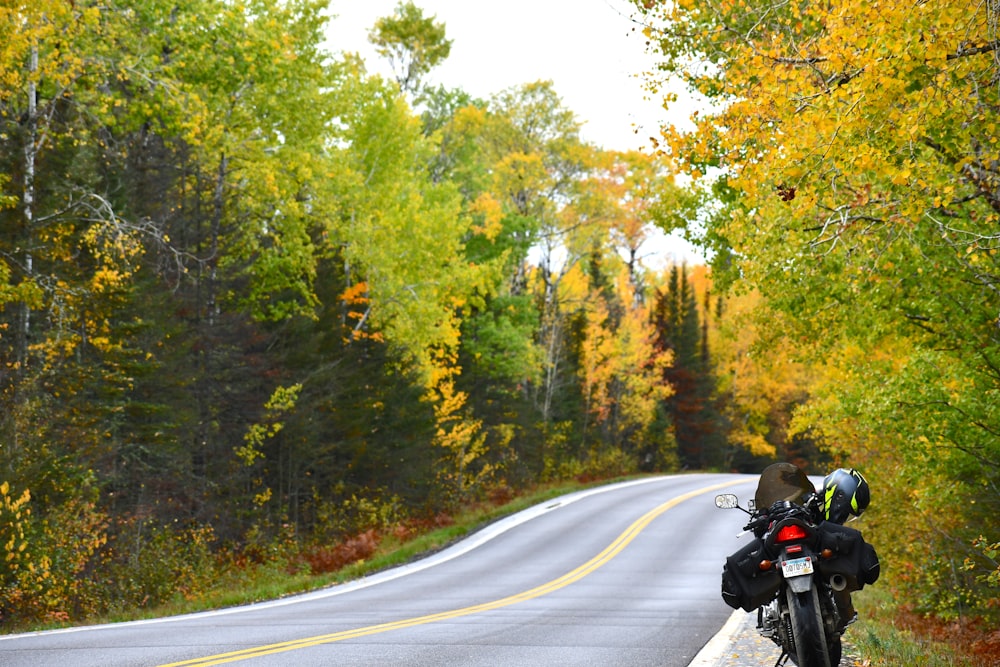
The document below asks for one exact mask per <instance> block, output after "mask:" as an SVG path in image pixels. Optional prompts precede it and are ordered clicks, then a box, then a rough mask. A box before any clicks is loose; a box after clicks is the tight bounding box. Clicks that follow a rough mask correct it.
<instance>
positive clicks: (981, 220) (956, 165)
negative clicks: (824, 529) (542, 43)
mask: <svg viewBox="0 0 1000 667" xmlns="http://www.w3.org/2000/svg"><path fill="white" fill-rule="evenodd" d="M637 8H638V9H639V10H640V11H642V12H643V13H644V14H645V16H646V18H647V19H648V21H649V26H650V27H649V28H648V34H649V36H650V37H651V39H653V40H654V43H655V44H656V48H657V49H658V51H659V52H660V53H662V54H663V56H664V70H663V71H664V72H669V73H676V74H678V75H679V76H681V77H682V78H683V79H684V80H685V81H686V82H687V83H688V84H689V86H691V88H693V89H694V90H695V91H697V92H699V93H700V94H702V95H705V96H706V97H707V98H708V99H709V100H710V101H711V103H712V104H713V105H714V106H713V107H712V108H711V109H709V112H708V113H705V114H701V115H699V116H698V117H697V118H696V119H695V126H696V127H695V129H694V130H693V131H691V132H683V131H677V130H670V131H668V132H667V133H666V134H667V136H666V137H665V139H666V141H665V143H666V144H667V145H668V146H669V150H670V151H671V153H672V154H673V155H674V156H675V157H676V159H677V160H678V162H679V163H680V164H682V165H684V166H685V168H686V169H687V170H688V171H689V173H691V174H692V175H693V176H695V177H700V176H701V175H703V174H706V173H708V172H709V170H710V169H713V168H715V169H716V170H717V172H716V173H718V174H719V178H720V179H721V180H722V181H724V183H725V188H726V189H727V190H728V193H729V195H730V196H729V197H728V198H727V199H726V200H724V201H722V202H721V204H722V205H725V206H726V207H727V210H726V211H725V212H724V214H723V215H719V216H715V217H713V218H712V220H711V227H710V229H709V232H710V234H711V235H712V237H713V238H714V239H716V241H717V242H718V244H719V245H720V246H721V247H722V248H724V249H726V252H725V253H723V254H721V255H720V257H722V258H724V259H726V260H727V261H731V262H732V269H733V271H734V272H735V273H737V274H738V275H739V276H740V277H741V278H742V279H743V280H745V281H746V282H747V283H748V284H749V285H750V286H751V287H753V288H755V289H758V290H760V292H761V295H762V297H763V299H764V302H765V304H766V307H767V308H773V309H775V310H777V311H779V312H781V313H784V314H786V315H787V319H783V320H782V322H783V323H784V324H786V325H788V330H787V335H788V336H790V337H793V338H794V339H796V343H799V344H801V347H800V348H799V349H801V350H802V351H803V353H804V354H806V355H808V356H809V357H810V358H812V359H824V360H826V363H827V366H828V368H827V369H825V370H824V371H823V372H821V374H820V377H823V378H825V379H824V380H823V381H821V384H820V385H819V387H815V388H813V390H812V393H813V395H814V396H815V400H814V401H813V402H812V403H811V404H810V405H809V406H806V407H805V408H804V409H802V410H800V411H799V415H801V419H800V420H799V422H798V426H797V427H796V428H797V430H798V432H801V433H805V432H806V431H810V432H812V433H814V434H817V435H819V436H821V437H822V438H823V440H824V441H825V442H826V443H827V447H828V448H829V449H831V450H832V451H836V452H838V453H840V454H850V455H851V456H852V457H858V458H860V459H861V460H862V461H867V462H868V463H869V465H871V466H872V467H873V468H874V469H875V471H876V474H878V475H879V476H884V478H883V479H884V483H885V486H887V487H896V488H898V487H902V486H907V485H910V484H913V483H914V482H913V480H914V479H925V480H927V481H926V482H917V485H918V486H920V487H921V488H925V487H924V485H925V484H927V485H930V484H934V485H940V484H941V483H943V480H949V481H948V482H947V484H953V485H954V487H952V488H955V489H956V492H955V499H956V501H957V499H959V498H962V499H964V500H961V501H957V504H956V506H961V507H963V508H967V511H968V512H970V515H969V517H970V518H971V517H972V516H976V517H978V516H979V512H980V510H983V509H984V508H985V507H986V506H989V507H990V508H991V509H990V510H988V511H992V512H994V515H995V513H996V511H997V509H1000V508H998V505H997V502H998V500H997V496H996V494H992V493H988V494H987V497H986V498H984V497H983V496H982V489H984V488H991V487H992V486H995V484H996V481H997V479H998V475H1000V468H998V467H997V465H996V461H998V460H1000V457H998V452H997V449H996V438H995V433H997V432H998V430H1000V425H998V423H997V415H996V412H995V409H994V407H993V402H992V400H991V399H990V398H988V397H991V396H993V395H995V393H996V391H997V388H998V386H1000V373H998V372H997V368H1000V365H998V359H997V352H996V351H997V350H998V349H1000V346H998V343H1000V336H998V333H997V327H996V326H995V323H996V319H997V311H998V305H997V304H998V300H997V293H996V286H997V284H1000V272H998V265H997V250H998V247H997V240H998V238H1000V235H998V231H997V230H998V224H1000V205H998V200H997V197H996V192H997V186H998V183H1000V172H998V171H997V169H996V166H995V164H994V163H995V160H994V159H993V155H994V153H995V151H993V150H992V149H991V148H988V147H990V146H993V144H994V143H995V134H996V133H995V129H996V128H995V121H994V118H993V116H992V115H991V114H989V113H985V110H986V109H991V108H994V107H995V106H996V104H997V102H998V99H997V89H996V87H995V86H994V85H993V82H995V79H996V76H997V71H998V66H997V59H996V57H995V54H996V33H995V24H996V18H997V14H996V9H995V8H994V7H992V6H986V5H981V4H976V3H970V2H964V1H961V0H959V1H956V2H946V3H936V4H935V3H922V4H918V5H912V6H910V5H893V6H883V5H870V4H865V3H852V2H845V3H840V4H839V5H837V6H836V7H835V8H833V7H830V6H827V5H822V6H821V5H813V4H807V3H791V4H776V3H770V2H763V3H753V4H752V5H750V6H746V5H738V4H737V3H714V2H699V1H692V2H680V3H676V4H668V3H637ZM695 62H708V63H710V66H708V67H693V66H691V65H692V64H694V63H695ZM886 351H891V353H892V354H891V355H887V354H885V352H886ZM821 406H822V407H823V408H825V409H821ZM886 450H888V452H889V454H886V453H885V451H886ZM875 451H881V452H882V453H880V454H879V455H878V456H875V455H874V452H875ZM868 452H872V455H871V458H870V459H868V458H866V454H867V453H868ZM973 468H975V472H972V469H973ZM915 493H920V492H919V491H917V492H915ZM973 498H975V503H973V502H971V500H972V499H973ZM876 511H878V510H876ZM882 511H886V510H884V509H883V510H882ZM927 511H929V509H928V510H927ZM958 524H963V525H965V524H966V522H965V521H964V520H960V521H958V522H957V524H956V525H955V526H951V527H947V528H941V531H942V532H941V533H935V532H934V530H929V529H928V530H926V531H921V532H920V535H919V537H918V538H917V539H914V537H915V536H914V534H913V533H912V532H909V531H910V529H911V527H912V526H910V525H907V526H906V527H905V529H906V531H908V532H907V534H906V535H901V534H895V535H893V534H894V533H895V532H896V531H897V530H900V529H901V528H902V526H899V527H893V526H891V522H887V523H886V524H885V525H886V526H888V530H889V531H890V534H888V535H886V540H887V542H889V543H893V544H915V543H921V544H922V546H923V547H924V548H925V549H926V545H927V544H930V543H935V542H936V541H937V540H943V541H947V543H948V544H949V545H952V546H949V547H947V548H945V547H944V546H943V543H942V547H941V550H940V551H941V552H942V553H944V552H947V553H949V554H951V553H954V548H953V545H954V544H955V543H961V544H965V545H967V546H966V553H965V554H963V555H962V556H960V557H956V558H952V559H949V558H948V557H947V556H946V557H942V559H941V560H939V561H937V562H935V564H934V565H933V567H930V568H922V569H925V571H927V572H928V574H927V575H926V576H925V577H921V578H918V579H914V580H912V581H910V582H907V584H906V585H908V586H910V587H912V588H913V593H914V594H915V596H917V597H921V596H922V597H923V598H924V599H925V600H927V601H928V606H929V607H932V608H935V609H937V610H938V611H941V612H943V613H945V614H949V613H955V609H956V605H957V604H959V601H957V600H956V599H954V598H952V599H950V600H949V599H946V598H942V597H941V596H939V595H938V594H936V593H934V592H933V591H935V590H938V589H940V588H941V587H940V586H938V585H937V579H936V577H948V578H949V581H951V582H952V584H951V585H950V586H949V587H948V588H949V590H951V589H954V588H956V587H961V588H963V590H967V591H968V594H967V597H965V598H964V599H963V600H962V601H961V604H971V605H973V606H976V605H978V608H979V609H980V610H981V611H984V612H987V611H988V605H986V604H985V600H986V599H988V598H990V597H995V589H990V588H989V584H988V583H987V582H988V579H983V580H981V581H979V582H976V581H975V580H974V577H971V576H966V575H957V574H956V573H958V572H961V569H960V567H959V565H958V564H957V560H961V559H962V558H965V557H967V558H969V559H970V562H980V563H981V562H982V553H981V551H980V550H979V549H977V548H976V547H975V546H974V544H975V543H977V541H978V538H979V535H976V534H974V533H975V532H976V531H974V530H973V531H970V530H967V529H963V528H961V527H960V526H959V525H958ZM968 525H971V521H970V523H969V524H968ZM935 530H936V529H935ZM989 532H991V533H993V532H995V526H993V527H992V528H991V529H990V531H989ZM942 534H944V535H947V537H942ZM893 537H895V539H893ZM948 540H954V542H952V541H948ZM987 541H988V542H991V543H992V542H993V541H995V540H987ZM932 550H933V549H932ZM902 551H904V552H905V549H904V550H902ZM901 556H902V557H903V558H912V559H916V556H915V554H907V553H903V554H901ZM976 559H979V560H978V561H977V560H976ZM990 613H991V612H990Z"/></svg>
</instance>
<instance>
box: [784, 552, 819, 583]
mask: <svg viewBox="0 0 1000 667" xmlns="http://www.w3.org/2000/svg"><path fill="white" fill-rule="evenodd" d="M781 573H782V574H783V575H785V578H786V579H787V578H788V577H798V576H800V575H803V574H812V573H813V562H812V558H809V557H806V558H796V559H794V560H783V561H781Z"/></svg>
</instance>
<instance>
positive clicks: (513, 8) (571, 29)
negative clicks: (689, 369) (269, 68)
mask: <svg viewBox="0 0 1000 667" xmlns="http://www.w3.org/2000/svg"><path fill="white" fill-rule="evenodd" d="M397 4H398V0H331V2H330V10H331V12H332V14H333V15H334V16H333V18H332V20H331V21H330V28H329V30H328V31H327V34H328V46H329V49H330V50H331V51H333V52H357V53H359V54H361V56H362V58H363V59H364V61H365V64H366V66H367V67H368V69H369V71H371V72H378V73H382V74H386V75H388V74H389V68H388V64H387V63H385V62H384V61H383V60H382V59H381V58H380V57H379V56H378V55H377V54H376V53H375V50H374V47H372V45H371V44H370V43H369V42H368V31H369V30H370V29H371V28H372V26H373V25H374V24H375V21H376V20H377V19H379V18H380V17H383V16H390V15H392V14H393V12H394V10H395V8H396V6H397ZM414 4H416V5H417V6H418V7H420V8H421V9H422V10H423V12H424V16H425V17H431V16H433V17H434V18H435V20H436V21H438V22H443V23H444V24H445V34H446V37H447V38H448V39H450V40H452V46H451V55H450V56H449V57H448V59H447V60H446V61H445V62H444V63H443V64H441V65H440V66H439V67H437V68H436V69H434V70H432V71H431V73H430V74H429V75H428V76H427V78H426V80H425V81H426V82H427V83H430V84H435V85H437V84H441V85H444V86H446V87H448V88H461V89H462V90H465V91H466V92H468V93H470V94H471V95H473V96H475V97H480V98H483V99H489V98H490V97H492V96H493V95H495V94H496V93H499V92H501V91H503V90H505V89H507V88H510V87H511V86H517V85H520V84H525V83H532V82H535V81H539V80H550V81H552V82H553V84H554V88H555V91H556V93H557V94H558V95H559V96H560V97H561V98H562V102H563V106H564V107H565V108H567V109H569V110H570V111H572V112H573V113H574V114H576V116H577V120H578V121H580V122H581V123H582V129H581V134H582V136H583V139H584V140H585V141H589V142H592V143H594V144H597V145H598V146H601V147H602V148H606V149H613V150H628V149H642V148H647V147H649V137H651V136H656V135H658V134H659V126H660V125H661V124H662V123H663V122H665V121H667V120H668V116H667V111H666V110H664V109H663V106H662V100H660V99H655V98H653V97H652V96H651V95H650V94H649V93H647V92H646V91H645V90H644V88H643V80H642V77H641V74H642V73H643V72H644V71H648V70H650V69H651V68H652V67H653V66H654V64H655V62H656V58H655V56H652V55H649V54H647V53H646V45H645V41H646V40H645V37H644V36H643V35H642V32H641V27H640V26H638V25H637V24H635V23H633V22H632V20H631V19H630V16H631V15H632V5H631V4H630V3H628V2H627V1H626V0H503V1H502V2H501V1H497V0H414ZM686 115H687V112H673V111H672V112H671V116H670V117H669V120H670V121H671V122H673V123H676V124H679V125H680V124H683V123H684V118H683V116H686ZM656 254H658V255H662V256H661V257H660V258H659V259H660V260H662V261H681V260H686V261H689V262H692V261H700V260H699V259H698V258H697V256H696V253H695V252H694V251H692V250H691V249H690V247H688V246H687V245H686V244H684V243H683V242H680V241H674V240H667V241H664V240H662V239H661V240H659V241H658V242H656ZM653 263H655V264H659V263H660V262H653Z"/></svg>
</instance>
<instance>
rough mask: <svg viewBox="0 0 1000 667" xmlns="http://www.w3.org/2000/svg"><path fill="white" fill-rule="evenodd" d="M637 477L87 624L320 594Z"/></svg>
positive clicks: (492, 509)
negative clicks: (345, 561) (324, 564)
mask: <svg viewBox="0 0 1000 667" xmlns="http://www.w3.org/2000/svg"><path fill="white" fill-rule="evenodd" d="M625 479H631V478H618V479H612V480H603V481H600V482H594V483H580V482H566V483H561V484H558V485H548V486H542V487H538V488H536V489H534V490H532V491H531V492H529V493H526V494H524V495H521V496H517V497H514V498H512V499H510V500H508V501H506V502H502V503H496V504H492V503H482V504H477V505H473V506H470V507H467V508H464V509H463V510H461V511H460V512H458V513H456V514H454V515H451V516H448V517H443V518H442V520H441V521H440V522H439V523H443V524H445V525H439V526H437V527H429V528H427V529H426V530H424V531H420V532H416V533H413V532H412V531H406V532H404V533H401V534H399V535H395V534H393V533H391V532H389V533H387V534H386V535H384V536H382V537H381V539H380V540H379V541H378V545H377V547H376V548H375V551H374V553H372V554H371V555H370V556H369V557H367V558H365V559H363V560H359V561H356V562H353V563H351V564H349V565H346V566H344V567H342V568H339V569H337V570H336V571H333V572H327V573H320V574H314V573H312V572H311V570H310V568H309V567H308V566H303V565H302V564H296V563H290V562H280V561H275V562H265V563H261V564H256V565H252V566H247V567H229V568H223V569H222V571H221V572H220V573H218V574H217V576H216V580H215V583H214V584H213V586H212V587H211V589H210V590H207V591H204V592H203V593H202V594H201V595H199V596H197V597H190V596H186V595H184V594H183V593H182V592H178V593H177V595H176V596H175V597H174V599H173V600H172V601H170V602H169V603H166V604H162V605H158V606H156V607H152V608H146V609H125V608H122V609H118V610H115V611H114V612H112V613H110V614H108V615H105V616H103V617H101V618H91V619H87V620H86V621H85V622H86V623H87V624H94V623H118V622H123V621H132V620H147V619H152V618H159V617H163V616H173V615H177V614H189V613H194V612H199V611H208V610H214V609H224V608H228V607H235V606H239V605H245V604H251V603H255V602H263V601H267V600H277V599H280V598H283V597H288V596H290V595H295V594H299V593H305V592H309V591H315V590H319V589H322V588H324V587H327V586H332V585H336V584H341V583H345V582H348V581H352V580H355V579H359V578H361V577H364V576H367V575H370V574H374V573H376V572H380V571H382V570H386V569H389V568H392V567H396V566H399V565H404V564H406V563H409V562H411V561H414V560H417V559H420V558H423V557H426V556H429V555H431V554H433V553H435V552H437V551H440V550H441V549H444V548H445V547H447V546H449V545H451V544H452V543H454V542H456V541H458V540H460V539H462V538H463V537H465V536H466V535H469V534H471V533H473V532H475V531H477V530H479V529H481V528H483V527H485V526H487V525H489V524H490V523H493V522H494V521H497V520H499V519H502V518H504V517H507V516H510V515H512V514H515V513H517V512H520V511H522V510H525V509H528V508H529V507H532V506H534V505H537V504H539V503H543V502H545V501H546V500H551V499H552V498H556V497H559V496H562V495H565V494H568V493H572V492H574V491H581V490H584V489H587V488H591V487H594V486H600V485H604V484H611V483H614V482H618V481H624V480H625ZM67 625H68V624H66V623H47V624H45V625H39V626H33V627H30V628H18V629H16V630H15V629H14V628H9V629H8V628H5V630H8V631H29V630H31V631H37V630H47V629H55V628H60V627H67Z"/></svg>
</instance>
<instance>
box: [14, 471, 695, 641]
mask: <svg viewBox="0 0 1000 667" xmlns="http://www.w3.org/2000/svg"><path fill="white" fill-rule="evenodd" d="M682 476H684V475H661V476H657V477H647V478H643V479H636V480H632V481H629V482H619V483H617V484H608V485H606V486H598V487H595V488H593V489H587V490H585V491H575V492H573V493H569V494H566V495H565V496H559V497H558V498H553V499H551V500H547V501H545V502H542V503H540V504H538V505H535V506H533V507H529V508H528V509H526V510H521V511H520V512H517V513H516V514H512V515H510V516H509V517H506V518H504V519H501V520H499V521H496V522H494V523H491V524H489V525H488V526H486V527H485V528H482V529H481V530H478V531H476V532H475V533H473V534H472V535H469V536H468V537H466V538H464V539H463V540H462V541H460V542H458V543H456V544H454V545H452V546H450V547H448V548H446V549H444V550H443V551H439V552H438V553H436V554H433V555H431V556H428V557H426V558H423V559H420V560H417V561H414V562H412V563H408V564H406V565H400V566H398V567H394V568H391V569H389V570H384V571H382V572H377V573H375V574H372V575H369V576H366V577H362V578H360V579H355V580H353V581H349V582H347V583H345V584H333V585H331V586H328V587H326V588H322V589H320V590H317V591H312V592H309V593H298V594H295V595H291V596H289V597H286V598H281V599H279V600H269V601H266V602H253V603H250V604H244V605H239V606H236V607H226V608H225V609H213V610H210V611H199V612H193V613H190V614H180V615H176V616H164V617H161V618H148V619H143V620H138V621H122V622H120V623H104V624H101V625H83V626H77V627H73V628H59V629H57V630H39V631H37V632H23V633H20V634H13V635H0V642H2V641H5V640H9V639H20V638H24V637H38V636H41V635H54V634H66V633H70V632H90V631H94V630H107V629H118V628H126V627H130V626H137V625H153V624H157V623H172V622H176V621H184V620H192V619H198V618H211V617H216V616H228V615H230V614H241V613H244V612H248V611H259V610H261V609H270V608H273V607H284V606H287V605H292V604H298V603H300V602H310V601H313V600H323V599H326V598H329V597H334V596H336V595H343V594H344V593H350V592H351V591H356V590H359V589H362V588H368V587H369V586H375V585H376V584H381V583H384V582H387V581H392V580H393V579H399V578H400V577H405V576H407V575H410V574H414V573H416V572H420V571H422V570H426V569H428V568H431V567H434V566H435V565H440V564H441V563H444V562H447V561H449V560H452V559H453V558H458V557H459V556H462V555H464V554H467V553H468V552H470V551H472V550H473V549H475V548H477V547H480V546H482V545H484V544H486V543H487V542H489V541H490V540H492V539H493V538H495V537H497V536H499V535H501V534H503V533H505V532H507V531H508V530H511V529H512V528H516V527H517V526H520V525H521V524H523V523H526V522H528V521H531V520H532V519H535V518H537V517H539V516H541V515H543V514H546V513H548V512H551V511H552V510H555V509H558V508H560V507H565V506H566V505H569V504H571V503H575V502H576V501H578V500H583V499H584V498H587V497H589V496H593V495H596V494H599V493H606V492H608V491H614V490H617V489H622V488H626V487H629V486H636V485H639V484H648V483H650V482H661V481H663V480H666V479H673V478H676V477H682Z"/></svg>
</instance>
